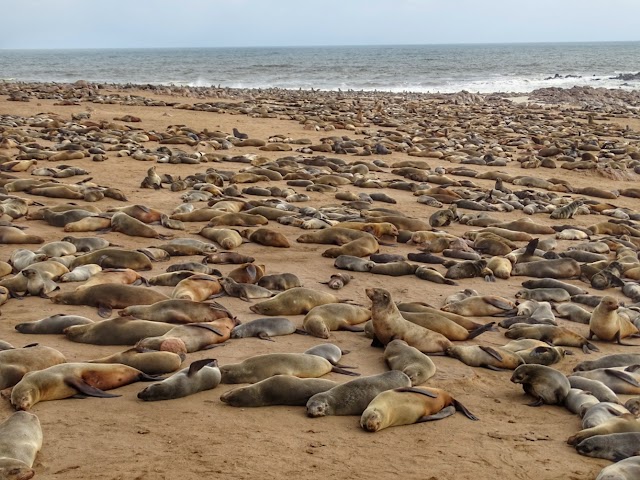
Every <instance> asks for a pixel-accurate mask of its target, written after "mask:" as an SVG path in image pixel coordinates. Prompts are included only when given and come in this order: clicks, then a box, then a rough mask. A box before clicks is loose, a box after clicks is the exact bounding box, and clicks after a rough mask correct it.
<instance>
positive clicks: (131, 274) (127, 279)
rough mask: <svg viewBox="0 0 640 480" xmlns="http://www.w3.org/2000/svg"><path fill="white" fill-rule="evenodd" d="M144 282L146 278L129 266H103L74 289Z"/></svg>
mask: <svg viewBox="0 0 640 480" xmlns="http://www.w3.org/2000/svg"><path fill="white" fill-rule="evenodd" d="M89 265H91V264H89ZM83 266H85V265H83ZM76 268H80V267H76ZM145 282H146V280H145V279H144V278H143V277H142V276H141V275H140V274H139V273H138V272H136V271H135V270H132V269H130V268H105V269H102V270H101V271H99V272H98V273H96V274H95V275H93V276H92V277H91V278H89V280H87V281H86V282H85V283H83V284H82V285H80V286H78V287H77V288H76V290H81V289H83V288H89V287H93V286H95V285H108V284H118V285H139V284H141V283H145Z"/></svg>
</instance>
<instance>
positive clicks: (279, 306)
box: [250, 287, 339, 316]
mask: <svg viewBox="0 0 640 480" xmlns="http://www.w3.org/2000/svg"><path fill="white" fill-rule="evenodd" d="M338 302H339V300H338V299H337V298H336V297H335V296H333V295H331V294H330V293H323V292H318V291H316V290H312V289H310V288H304V287H297V288H291V289H289V290H285V291H284V292H282V293H279V294H278V295H276V296H275V297H273V298H271V299H270V300H266V301H264V302H259V303H256V304H255V305H252V306H251V307H250V310H251V311H252V312H254V313H258V314H261V315H273V316H276V315H300V314H303V313H304V314H306V313H309V312H310V311H311V309H312V308H313V307H317V306H318V305H325V304H327V303H338Z"/></svg>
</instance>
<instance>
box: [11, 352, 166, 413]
mask: <svg viewBox="0 0 640 480" xmlns="http://www.w3.org/2000/svg"><path fill="white" fill-rule="evenodd" d="M140 380H155V378H153V377H149V376H148V375H147V374H145V373H143V372H141V371H140V370H136V369H135V368H131V367H128V366H126V365H120V364H107V363H103V364H98V363H62V364H60V365H54V366H52V367H49V368H45V369H44V370H38V371H35V372H29V373H27V374H26V375H25V376H24V377H22V380H20V382H19V383H18V384H17V385H16V386H15V387H13V390H12V391H11V404H12V405H13V406H14V408H15V409H16V410H29V409H30V408H31V407H33V406H34V405H35V404H36V403H38V402H44V401H47V400H60V399H63V398H69V397H72V396H74V395H77V394H79V393H80V394H84V395H88V396H92V397H105V398H108V397H117V396H119V395H112V394H110V393H106V392H105V391H104V390H111V389H113V388H118V387H121V386H123V385H128V384H130V383H133V382H137V381H140Z"/></svg>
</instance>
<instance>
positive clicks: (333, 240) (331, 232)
mask: <svg viewBox="0 0 640 480" xmlns="http://www.w3.org/2000/svg"><path fill="white" fill-rule="evenodd" d="M366 236H371V234H369V233H367V232H361V231H360V230H353V229H350V228H340V227H331V228H324V229H321V230H318V231H317V232H312V233H305V234H304V235H300V236H299V237H298V238H297V239H296V241H297V242H299V243H319V244H324V245H344V244H345V243H349V242H351V241H353V240H356V239H358V238H362V237H366Z"/></svg>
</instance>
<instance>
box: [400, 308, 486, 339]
mask: <svg viewBox="0 0 640 480" xmlns="http://www.w3.org/2000/svg"><path fill="white" fill-rule="evenodd" d="M401 315H402V317H403V318H404V319H405V320H408V321H410V322H411V323H415V324H416V325H420V326H421V327H424V328H426V329H429V330H431V331H433V332H437V333H439V334H441V335H444V336H445V337H447V338H448V339H449V340H452V341H464V340H471V339H473V338H475V337H477V336H478V335H481V334H482V333H484V332H486V331H488V330H491V329H492V328H493V325H494V323H493V322H491V323H487V324H484V325H480V326H478V327H476V328H473V330H471V331H469V330H467V329H466V328H465V327H463V326H461V325H459V324H458V323H457V322H456V321H454V320H450V319H449V318H447V317H445V316H444V315H439V314H437V313H432V312H415V313H412V312H401Z"/></svg>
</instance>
